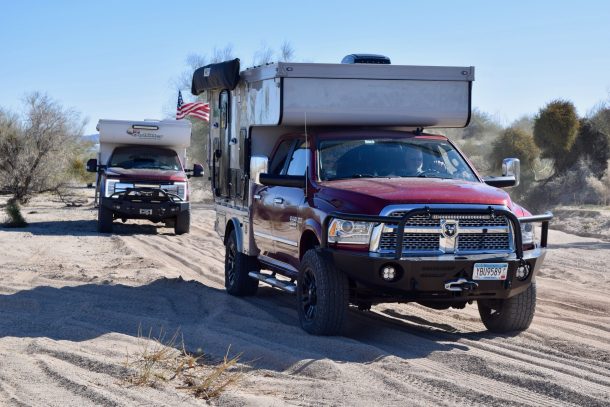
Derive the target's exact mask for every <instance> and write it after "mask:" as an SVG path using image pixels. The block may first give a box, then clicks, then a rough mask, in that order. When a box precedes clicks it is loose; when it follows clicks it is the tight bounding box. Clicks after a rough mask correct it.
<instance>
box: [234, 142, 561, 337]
mask: <svg viewBox="0 0 610 407" xmlns="http://www.w3.org/2000/svg"><path fill="white" fill-rule="evenodd" d="M259 179H260V183H261V185H259V186H257V188H256V190H255V191H254V195H253V198H254V200H253V205H252V223H253V225H252V229H253V233H254V240H255V242H256V246H257V247H258V249H259V250H260V254H259V255H258V256H257V257H249V256H246V255H243V254H241V253H238V252H237V251H236V247H237V237H236V233H237V232H236V231H235V230H231V231H229V233H228V234H227V235H226V236H225V240H226V244H227V258H226V282H227V283H226V286H227V290H228V292H229V293H231V294H235V295H248V294H253V293H254V292H255V291H256V288H257V285H258V281H257V280H258V279H260V280H262V281H268V282H270V283H272V284H273V283H276V284H273V285H278V286H280V287H282V286H283V287H284V288H286V287H288V286H290V284H291V282H290V281H284V282H282V281H281V280H278V279H277V277H275V276H267V275H265V274H262V273H260V272H259V271H258V270H255V269H259V268H267V269H271V270H273V271H275V272H276V273H279V274H281V275H284V276H287V277H288V278H290V279H291V280H292V281H293V283H294V281H296V288H295V289H296V294H297V304H298V313H299V319H300V322H301V325H302V326H303V328H304V329H305V330H306V331H308V332H311V333H315V334H334V333H338V332H340V329H341V326H342V323H343V320H344V318H345V315H346V311H347V309H348V304H350V303H351V304H354V305H356V306H358V307H359V308H360V309H369V308H370V307H371V305H372V304H376V303H382V302H410V301H413V302H417V303H419V304H422V305H425V306H428V307H432V308H436V309H446V308H449V307H453V308H464V306H465V305H466V304H467V303H472V302H474V301H476V302H477V303H478V306H479V312H480V315H481V318H482V320H483V323H484V324H485V325H486V327H487V328H488V329H489V330H492V331H496V332H506V331H513V330H523V329H526V328H527V327H528V326H529V325H530V322H531V321H532V317H533V315H534V310H535V304H536V285H535V282H534V281H535V276H536V274H537V272H538V270H539V268H540V265H541V264H542V261H543V259H544V254H545V249H544V246H545V245H546V234H547V230H546V228H544V230H543V232H542V244H536V241H535V235H534V229H533V227H532V223H530V222H532V221H545V225H546V221H548V220H549V219H550V215H548V214H547V215H543V216H539V217H532V215H531V214H530V213H529V212H528V211H527V210H525V209H524V208H522V207H521V206H519V205H517V204H515V203H514V202H512V200H511V199H510V196H509V195H508V194H507V193H506V192H505V191H503V190H501V189H498V188H496V187H494V186H493V185H506V184H507V183H510V180H507V179H506V178H493V179H488V180H487V181H486V180H484V179H483V178H482V177H481V176H480V175H479V174H478V173H477V172H476V170H475V169H474V168H473V167H472V165H471V164H470V163H469V162H468V160H467V159H466V158H465V157H464V155H463V154H462V153H461V152H460V151H459V149H458V148H457V147H456V146H454V145H453V144H452V143H451V142H450V141H449V140H448V139H447V138H445V137H443V136H438V135H432V134H425V133H412V132H411V133H407V132H395V131H381V130H357V131H330V132H314V131H311V132H310V133H309V134H308V135H307V139H306V137H305V135H304V134H289V135H286V136H284V137H282V138H281V139H280V141H279V142H278V144H277V145H276V146H275V148H274V152H273V154H272V156H271V160H270V161H269V166H268V172H267V173H264V174H260V175H259ZM513 182H514V179H513ZM252 277H255V278H257V279H253V278H252ZM270 279H271V280H270ZM274 280H275V281H274ZM293 283H292V284H293Z"/></svg>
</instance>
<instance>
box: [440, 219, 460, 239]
mask: <svg viewBox="0 0 610 407" xmlns="http://www.w3.org/2000/svg"><path fill="white" fill-rule="evenodd" d="M441 226H442V232H443V236H445V237H454V236H455V235H457V233H458V223H457V221H455V220H444V221H443V222H442V225H441Z"/></svg>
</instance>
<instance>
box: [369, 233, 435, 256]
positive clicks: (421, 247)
mask: <svg viewBox="0 0 610 407" xmlns="http://www.w3.org/2000/svg"><path fill="white" fill-rule="evenodd" d="M439 238H440V234H438V233H405V235H404V237H403V240H402V250H403V251H417V252H421V251H438V250H439ZM379 248H380V249H381V250H384V251H385V250H387V251H395V250H396V233H395V232H390V233H383V234H382V235H381V240H380V242H379Z"/></svg>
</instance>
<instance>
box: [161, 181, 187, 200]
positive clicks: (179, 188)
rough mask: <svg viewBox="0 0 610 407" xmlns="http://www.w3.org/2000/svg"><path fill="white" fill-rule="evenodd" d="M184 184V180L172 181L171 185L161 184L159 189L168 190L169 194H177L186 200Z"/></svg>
mask: <svg viewBox="0 0 610 407" xmlns="http://www.w3.org/2000/svg"><path fill="white" fill-rule="evenodd" d="M186 185H187V184H186V182H174V184H173V185H161V189H163V190H164V191H166V192H169V193H170V194H174V195H178V196H179V197H180V199H182V200H183V201H186V191H187V186H186Z"/></svg>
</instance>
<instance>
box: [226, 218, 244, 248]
mask: <svg viewBox="0 0 610 407" xmlns="http://www.w3.org/2000/svg"><path fill="white" fill-rule="evenodd" d="M229 228H232V229H233V230H235V238H236V240H237V242H236V243H237V251H239V252H240V253H243V252H244V241H243V240H244V238H243V231H242V227H241V222H240V221H239V219H237V218H231V219H229V221H228V222H227V224H226V226H225V235H224V238H223V243H224V244H225V246H226V244H227V239H228V238H229V234H228V233H227V231H228V230H229Z"/></svg>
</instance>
